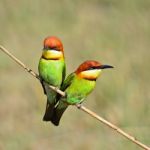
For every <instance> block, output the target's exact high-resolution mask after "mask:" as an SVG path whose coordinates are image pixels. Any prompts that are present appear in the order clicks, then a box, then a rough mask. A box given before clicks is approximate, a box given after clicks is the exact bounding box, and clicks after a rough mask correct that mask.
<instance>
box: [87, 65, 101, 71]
mask: <svg viewBox="0 0 150 150" xmlns="http://www.w3.org/2000/svg"><path fill="white" fill-rule="evenodd" d="M94 69H100V66H96V67H90V68H89V69H87V70H94Z"/></svg>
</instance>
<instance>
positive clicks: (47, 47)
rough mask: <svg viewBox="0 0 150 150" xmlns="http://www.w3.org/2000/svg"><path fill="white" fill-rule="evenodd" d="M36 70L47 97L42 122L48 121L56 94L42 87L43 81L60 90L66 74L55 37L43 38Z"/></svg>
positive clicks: (60, 45) (61, 48)
mask: <svg viewBox="0 0 150 150" xmlns="http://www.w3.org/2000/svg"><path fill="white" fill-rule="evenodd" d="M38 70H39V76H40V79H41V83H42V86H43V89H44V93H45V94H46V95H47V105H46V110H45V115H44V117H43V121H50V120H51V116H52V114H53V110H54V106H55V104H56V103H57V100H56V95H57V93H56V92H55V91H53V90H52V89H50V88H49V87H48V85H44V84H43V81H44V82H46V83H48V84H50V85H53V86H55V87H58V88H60V86H61V84H62V82H63V80H64V78H65V72H66V66H65V60H64V50H63V44H62V42H61V41H60V40H59V39H58V38H57V37H54V36H51V37H47V38H45V40H44V48H43V52H42V56H41V58H40V61H39V66H38Z"/></svg>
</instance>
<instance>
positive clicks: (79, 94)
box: [51, 60, 113, 126]
mask: <svg viewBox="0 0 150 150" xmlns="http://www.w3.org/2000/svg"><path fill="white" fill-rule="evenodd" d="M107 68H113V66H110V65H103V64H101V63H99V62H97V61H94V60H88V61H85V62H84V63H82V64H81V65H80V66H79V67H78V68H77V70H76V71H75V72H73V73H71V74H70V75H69V76H68V77H67V78H66V80H65V81H64V82H63V85H62V87H61V90H62V91H65V93H66V97H61V98H60V100H59V103H58V104H57V106H56V107H55V109H54V113H53V116H52V119H51V122H52V123H53V124H54V125H56V126H58V125H59V121H60V119H61V116H62V115H63V113H64V111H65V110H66V108H67V107H68V106H69V105H74V104H77V103H82V102H83V100H84V99H85V98H86V97H87V96H88V94H90V93H91V92H92V90H93V89H94V87H95V84H96V79H97V78H98V77H99V75H100V74H101V72H102V69H107Z"/></svg>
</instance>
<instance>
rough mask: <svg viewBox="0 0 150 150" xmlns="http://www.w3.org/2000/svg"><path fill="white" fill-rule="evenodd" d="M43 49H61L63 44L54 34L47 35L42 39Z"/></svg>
mask: <svg viewBox="0 0 150 150" xmlns="http://www.w3.org/2000/svg"><path fill="white" fill-rule="evenodd" d="M44 49H53V50H58V51H63V44H62V42H61V41H60V39H59V38H57V37H55V36H49V37H47V38H45V40H44Z"/></svg>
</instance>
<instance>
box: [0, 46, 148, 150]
mask: <svg viewBox="0 0 150 150" xmlns="http://www.w3.org/2000/svg"><path fill="white" fill-rule="evenodd" d="M0 49H1V51H3V52H4V53H5V54H7V55H8V56H9V57H10V58H12V59H13V60H14V61H15V62H16V63H17V64H19V65H20V66H21V67H23V68H24V69H25V70H26V71H27V72H29V73H30V74H31V75H32V76H34V77H35V78H37V79H38V80H40V77H39V75H38V74H37V73H35V72H34V71H33V70H31V69H30V68H28V67H27V66H26V65H25V64H24V63H22V61H20V60H19V59H18V58H16V57H15V56H14V55H13V54H11V53H10V52H9V51H8V50H7V49H6V48H4V47H3V46H1V45H0ZM44 84H47V83H45V82H44ZM48 86H49V87H50V88H51V89H52V90H54V91H55V92H57V93H59V94H60V95H61V96H65V92H63V91H61V90H59V89H58V88H57V87H54V86H51V85H48ZM75 106H76V107H77V108H78V109H80V110H82V111H84V112H85V113H87V114H89V115H90V116H92V117H93V118H95V119H97V120H98V121H100V122H102V123H103V124H104V125H106V126H108V127H109V128H111V129H113V130H115V131H116V132H117V133H119V134H120V135H122V136H124V137H125V138H127V139H128V140H130V141H131V142H133V143H135V144H136V145H138V146H139V147H141V148H143V149H145V150H150V147H148V146H147V145H145V144H143V143H142V142H140V141H139V140H137V139H136V138H135V137H134V136H132V135H130V134H128V133H126V132H125V131H123V130H122V129H120V128H119V127H117V126H116V125H114V124H112V123H111V122H109V121H107V120H105V119H104V118H102V117H100V116H99V115H97V114H96V113H95V112H93V111H91V110H90V109H88V108H86V107H85V106H83V105H81V104H76V105H75Z"/></svg>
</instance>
